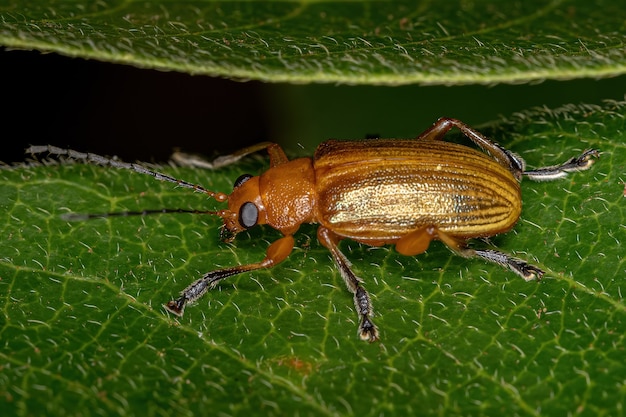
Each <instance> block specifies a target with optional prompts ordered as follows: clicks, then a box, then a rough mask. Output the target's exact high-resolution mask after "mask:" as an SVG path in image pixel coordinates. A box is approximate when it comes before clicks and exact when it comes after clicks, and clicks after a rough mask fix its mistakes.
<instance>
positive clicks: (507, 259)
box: [437, 231, 544, 281]
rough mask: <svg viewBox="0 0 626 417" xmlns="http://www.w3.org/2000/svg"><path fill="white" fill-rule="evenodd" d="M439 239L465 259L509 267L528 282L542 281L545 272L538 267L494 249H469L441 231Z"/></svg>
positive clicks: (438, 233) (464, 243)
mask: <svg viewBox="0 0 626 417" xmlns="http://www.w3.org/2000/svg"><path fill="white" fill-rule="evenodd" d="M437 237H438V238H439V240H441V241H442V242H443V243H445V244H446V246H448V247H449V248H450V249H452V250H453V251H455V252H457V253H458V254H459V255H461V256H463V257H465V258H473V257H478V258H482V259H484V260H486V261H489V262H493V263H496V264H498V265H502V266H506V267H509V269H511V271H513V272H515V273H516V274H517V275H519V276H520V277H522V278H524V280H526V281H532V280H534V279H541V277H542V276H543V274H544V272H543V271H542V270H541V269H539V268H537V267H536V266H534V265H531V264H529V263H528V262H526V261H524V260H522V259H518V258H514V257H512V256H510V255H507V254H506V253H503V252H499V251H496V250H493V249H472V248H468V247H467V246H466V242H465V241H463V240H459V239H456V238H454V237H452V236H450V235H448V234H447V233H444V232H441V231H437Z"/></svg>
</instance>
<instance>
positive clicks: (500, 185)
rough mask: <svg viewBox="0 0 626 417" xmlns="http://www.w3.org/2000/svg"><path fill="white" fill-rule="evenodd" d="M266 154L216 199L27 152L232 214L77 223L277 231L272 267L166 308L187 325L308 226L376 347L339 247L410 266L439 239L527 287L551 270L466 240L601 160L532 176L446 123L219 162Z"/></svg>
mask: <svg viewBox="0 0 626 417" xmlns="http://www.w3.org/2000/svg"><path fill="white" fill-rule="evenodd" d="M453 127H456V128H458V129H459V130H460V131H461V132H462V133H463V134H464V135H465V136H467V137H468V138H469V139H470V140H471V141H472V142H473V143H474V144H475V145H477V146H478V147H479V148H481V149H482V152H481V151H479V150H477V149H474V148H470V147H467V146H464V145H460V144H456V143H451V142H445V141H444V140H443V139H444V136H445V134H446V133H447V132H448V131H449V130H450V129H451V128H453ZM262 149H265V150H267V152H268V153H269V157H270V168H269V169H268V170H267V171H265V172H264V173H262V174H261V175H259V176H252V175H247V174H246V175H242V176H240V177H239V178H238V179H237V180H236V181H235V184H234V189H233V191H232V193H231V194H224V193H221V192H214V191H210V190H207V189H205V188H204V187H202V186H199V185H196V184H192V183H188V182H186V181H183V180H179V179H176V178H173V177H171V176H168V175H165V174H161V173H159V172H156V171H153V170H150V169H147V168H145V167H143V166H141V165H138V164H129V163H125V162H121V161H118V160H114V159H109V158H105V157H101V156H98V155H94V154H87V153H80V152H76V151H71V150H66V149H60V148H56V147H53V146H33V147H31V148H29V149H28V150H27V152H30V153H32V154H37V153H44V152H48V153H50V154H54V155H65V156H69V157H70V158H73V159H78V160H83V161H86V162H90V163H96V164H101V165H110V166H113V167H116V168H124V169H131V170H134V171H136V172H139V173H142V174H148V175H151V176H153V177H155V178H156V179H158V180H163V181H169V182H173V183H176V184H178V185H180V186H183V187H187V188H191V189H193V190H196V191H200V192H203V193H206V194H207V195H209V196H210V197H212V198H214V199H215V200H216V201H218V202H223V203H227V204H228V208H226V209H222V210H217V211H198V210H147V211H143V212H126V213H108V214H103V215H86V216H80V215H77V216H76V218H89V217H103V216H110V215H119V214H124V215H128V214H149V213H162V212H192V213H194V212H195V213H209V214H214V215H217V216H219V217H220V218H221V219H222V221H223V226H222V229H221V234H220V237H221V240H223V241H225V242H230V241H232V240H233V239H234V238H235V236H236V235H237V234H238V233H239V232H241V231H243V230H246V229H249V228H251V227H254V226H256V225H263V224H267V225H269V226H271V227H273V228H274V229H276V230H278V231H279V232H281V233H282V235H283V236H282V237H281V238H279V239H277V240H276V241H274V242H273V243H271V244H270V246H269V247H268V249H267V252H266V255H265V258H264V259H263V260H261V261H260V262H257V263H251V264H248V265H238V266H233V267H229V268H223V269H218V270H215V271H211V272H208V273H206V274H205V275H204V276H202V277H201V278H200V279H198V280H196V281H195V282H193V283H192V284H191V285H189V286H188V287H187V288H185V289H184V290H183V291H182V292H181V294H180V296H179V297H178V298H176V299H175V300H172V301H170V302H169V303H167V304H166V305H165V308H166V309H167V310H168V311H169V312H171V313H173V314H175V315H177V316H182V314H183V312H184V309H185V306H186V305H187V304H188V303H190V302H193V301H195V300H197V299H198V298H200V297H201V296H203V295H204V294H205V293H206V292H207V291H208V290H209V289H212V288H214V287H215V286H216V285H217V283H218V282H219V281H221V280H222V279H224V278H227V277H230V276H232V275H236V274H240V273H243V272H249V271H254V270H257V269H261V268H270V267H273V266H274V265H276V264H278V263H280V262H282V261H283V260H285V259H286V258H287V257H288V256H289V254H290V253H291V252H292V250H293V247H294V238H293V235H294V233H296V231H297V230H298V228H299V227H300V225H302V224H304V223H317V224H318V225H319V226H318V229H317V237H318V239H319V241H320V242H321V243H322V245H324V246H325V247H326V248H328V250H329V251H330V254H331V257H332V259H333V261H334V263H335V264H336V266H337V268H338V270H339V272H340V273H341V276H342V278H343V280H344V281H345V283H346V286H347V287H348V289H349V290H350V292H352V294H353V297H354V304H355V307H356V311H357V313H358V316H359V326H358V333H359V336H360V337H361V339H363V340H366V341H370V342H373V341H375V340H377V339H378V338H379V332H378V329H377V327H376V325H375V324H374V322H373V321H372V314H373V313H372V303H371V300H370V297H369V295H368V293H367V291H366V290H365V288H364V287H363V281H362V280H361V278H359V277H358V276H357V275H356V274H355V273H354V272H353V271H352V268H351V264H350V262H349V261H348V259H347V258H346V256H345V255H344V254H343V253H342V252H341V250H340V249H339V246H338V244H339V242H340V241H341V240H342V239H351V240H354V241H357V242H359V243H363V244H366V245H370V246H381V245H387V244H393V245H395V248H396V250H397V251H398V252H399V253H401V254H403V255H407V256H414V255H418V254H420V253H423V252H424V251H425V250H426V249H427V248H428V246H429V244H430V242H431V241H432V240H440V241H442V242H443V243H444V244H445V245H447V246H448V247H449V248H450V249H452V250H453V251H454V252H456V253H458V254H459V255H461V256H464V257H478V258H482V259H484V260H486V261H489V262H492V263H496V264H500V265H503V266H505V267H508V268H510V269H511V270H512V271H513V272H515V273H517V274H518V275H520V276H521V277H522V278H524V279H525V280H527V281H530V280H533V279H539V278H541V276H542V275H543V274H544V272H543V271H542V270H541V269H539V268H538V267H536V266H533V265H531V264H529V263H528V262H526V261H524V260H521V259H518V258H515V257H513V256H510V255H508V254H506V253H503V252H500V251H498V250H495V249H473V248H470V247H469V246H468V245H467V242H468V240H469V239H472V238H486V237H490V236H493V235H496V234H499V233H503V232H506V231H509V230H510V229H511V228H512V227H513V226H514V225H515V223H516V222H517V220H518V219H519V216H520V212H521V208H522V198H521V191H520V186H519V183H520V181H521V178H522V176H526V177H528V178H530V179H533V180H554V179H557V178H561V177H564V176H565V175H566V174H567V173H568V172H572V171H580V170H585V169H588V168H589V167H590V166H591V165H592V164H593V162H594V157H598V156H599V152H598V151H597V150H594V149H591V150H587V151H585V152H583V153H582V154H581V155H579V156H577V157H573V158H571V159H569V160H567V161H566V162H564V163H562V164H560V165H555V166H549V167H543V168H538V169H534V170H525V163H524V160H523V159H522V158H521V157H520V156H518V155H516V154H514V153H512V152H510V151H508V150H506V149H504V148H503V147H501V146H500V145H498V144H497V143H495V142H493V141H491V140H489V139H488V138H486V137H485V136H484V135H482V134H481V133H480V132H478V131H476V130H474V129H472V128H470V127H469V126H467V125H466V124H465V123H463V122H461V121H459V120H456V119H451V118H441V119H439V120H438V121H437V122H436V123H434V124H433V125H432V126H431V127H430V128H429V129H428V130H426V131H424V132H423V133H422V134H421V135H419V136H418V137H417V138H416V139H404V140H398V139H370V140H364V141H336V140H330V141H327V142H324V143H322V144H321V145H319V147H318V148H317V150H316V151H315V155H314V157H313V158H298V159H294V160H289V159H288V158H287V156H286V155H285V153H284V152H283V150H282V149H281V148H280V147H279V146H278V145H277V144H275V143H270V142H264V143H261V144H258V145H255V146H252V147H249V148H246V149H243V150H241V151H239V152H237V153H235V154H232V155H229V156H226V157H221V158H218V159H217V160H216V161H215V162H214V164H213V165H214V166H223V165H226V164H228V163H232V162H234V161H236V160H238V159H239V158H241V157H243V156H245V155H247V154H250V153H252V152H256V151H259V150H262Z"/></svg>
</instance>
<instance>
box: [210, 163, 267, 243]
mask: <svg viewBox="0 0 626 417" xmlns="http://www.w3.org/2000/svg"><path fill="white" fill-rule="evenodd" d="M216 214H217V215H218V216H220V217H221V218H222V220H223V221H224V225H223V226H222V229H221V232H220V239H221V240H222V241H224V242H231V241H232V240H233V239H234V238H235V236H236V235H237V233H239V232H242V231H244V230H246V229H249V228H251V227H253V226H256V225H257V224H264V223H266V222H267V217H266V214H265V207H264V206H263V202H262V200H261V194H260V190H259V177H253V176H252V175H249V174H244V175H242V176H240V177H239V178H237V180H236V181H235V186H234V189H233V192H232V193H231V194H230V195H229V196H228V210H220V211H219V212H217V213H216Z"/></svg>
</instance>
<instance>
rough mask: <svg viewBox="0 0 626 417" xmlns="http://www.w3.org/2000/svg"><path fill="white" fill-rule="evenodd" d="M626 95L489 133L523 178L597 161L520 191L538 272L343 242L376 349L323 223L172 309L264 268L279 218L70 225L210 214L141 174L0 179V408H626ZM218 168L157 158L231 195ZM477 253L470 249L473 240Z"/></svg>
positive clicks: (506, 241) (590, 411) (80, 171)
mask: <svg viewBox="0 0 626 417" xmlns="http://www.w3.org/2000/svg"><path fill="white" fill-rule="evenodd" d="M625 116H626V104H625V103H623V102H622V103H615V102H607V103H606V104H605V105H604V106H603V107H597V106H580V107H575V106H570V107H565V108H561V109H558V110H554V111H550V110H546V109H541V110H532V111H528V112H525V113H520V114H517V115H515V116H513V117H511V118H510V119H508V120H503V121H500V122H498V123H496V124H493V125H492V126H490V127H489V128H488V129H485V130H484V131H485V132H486V133H488V134H489V135H490V136H492V137H493V138H494V139H496V140H497V141H498V142H499V143H501V144H502V145H505V146H506V147H508V148H509V149H512V150H513V151H515V152H518V153H520V154H521V155H522V156H523V157H524V158H526V160H527V162H528V163H529V165H531V166H541V165H546V164H552V163H557V162H561V161H563V160H564V159H566V158H568V157H570V156H573V155H576V154H577V153H579V152H580V151H581V150H583V149H587V148H597V149H600V150H601V151H602V156H601V158H600V159H599V160H598V161H597V163H596V164H595V165H594V166H593V167H592V168H591V169H590V170H589V171H586V172H581V173H574V174H571V175H570V176H568V177H567V178H566V179H564V180H561V181H558V182H547V183H533V182H529V181H525V182H524V183H523V184H522V191H523V194H524V210H523V214H522V219H521V220H520V222H519V223H518V225H517V226H516V228H515V229H514V231H513V232H510V233H508V234H505V235H500V236H496V237H494V238H493V243H494V244H496V245H497V246H498V247H499V248H500V249H502V250H504V251H507V252H509V253H515V254H517V255H518V256H520V257H523V258H526V259H528V260H532V261H533V262H534V263H536V264H537V265H538V266H539V267H541V268H542V269H544V270H545V271H547V274H546V276H545V278H544V280H543V281H541V282H524V281H523V280H521V279H520V278H519V277H517V276H515V275H514V274H513V273H511V272H510V271H507V270H504V269H502V268H499V267H497V266H495V265H491V264H486V263H484V262H482V261H480V260H476V259H463V258H460V257H457V256H455V255H453V254H451V253H450V252H449V251H448V250H446V249H445V248H444V247H443V245H441V244H440V243H437V242H435V243H433V244H432V245H431V247H430V248H429V250H428V252H427V253H426V254H424V255H422V256H418V257H415V258H411V257H403V256H401V255H399V254H397V253H396V252H395V251H394V250H393V249H391V248H389V247H383V248H369V247H366V246H363V245H359V244H355V243H354V242H343V243H342V247H343V249H344V251H345V253H346V254H347V255H348V257H349V258H350V260H351V261H352V262H353V263H354V269H355V271H356V272H357V273H358V274H359V275H360V276H361V277H363V279H364V280H365V285H366V288H367V289H368V290H369V292H370V293H371V294H372V299H373V303H374V307H375V308H376V312H377V315H376V317H375V319H376V322H377V324H378V325H379V326H380V329H381V336H382V340H381V342H379V343H374V344H367V343H365V342H362V341H360V340H359V339H358V337H357V335H356V314H355V312H354V307H353V305H352V297H351V295H350V294H349V293H348V292H347V290H346V289H345V288H344V284H343V282H342V279H341V277H340V276H339V274H338V273H337V271H336V270H335V269H334V267H333V265H332V262H331V261H330V259H329V255H328V253H327V251H326V250H325V249H324V248H323V247H321V246H320V244H319V243H318V242H317V240H316V238H315V226H312V225H308V226H303V227H302V228H301V230H300V231H299V232H298V233H297V234H296V242H297V248H296V250H294V252H293V253H292V254H291V256H290V257H289V258H288V259H287V261H285V262H284V263H282V264H280V265H278V266H276V267H275V268H273V269H271V270H267V271H257V272H254V273H248V274H243V275H241V276H239V277H233V278H230V279H228V280H226V281H224V282H223V283H222V284H221V285H220V286H219V287H218V289H216V290H215V291H213V292H210V293H208V294H207V295H206V296H205V297H204V298H202V299H201V300H200V301H198V302H197V303H196V304H194V305H191V306H189V307H188V308H187V311H186V313H185V315H184V317H182V318H180V319H174V318H173V317H170V316H168V315H167V314H166V313H165V312H164V311H163V309H162V307H161V306H162V304H163V303H165V302H167V301H169V300H170V299H171V298H172V297H174V296H176V294H177V293H178V292H179V291H180V290H182V289H183V288H184V287H185V286H186V285H187V284H189V283H190V282H191V281H193V280H195V279H196V278H197V277H199V276H200V275H201V274H202V273H204V272H206V271H208V270H212V269H215V268H218V267H222V266H230V265H237V264H243V263H248V262H254V261H258V260H260V259H261V258H262V257H263V256H264V253H265V249H266V248H267V246H268V244H269V242H271V241H273V240H275V239H276V238H277V237H278V236H279V235H278V234H277V233H276V232H275V231H272V230H269V229H268V228H262V227H259V228H254V229H251V231H250V232H249V233H244V234H241V235H239V236H238V237H237V239H236V240H235V242H234V244H232V245H228V244H223V243H220V242H219V240H218V228H219V222H218V221H217V220H216V219H214V218H212V217H210V216H201V215H160V216H149V217H126V218H108V219H97V220H91V221H86V222H71V223H70V222H67V221H64V220H63V219H62V218H61V217H60V216H61V215H62V214H65V213H69V212H79V213H85V212H90V213H98V212H108V211H120V210H138V209H145V208H161V207H182V208H200V209H204V208H207V209H211V208H212V207H214V206H215V205H216V203H214V202H213V201H207V199H206V197H205V196H204V195H202V194H199V193H193V192H191V191H189V190H185V189H179V188H176V187H174V186H173V185H171V184H169V183H161V182H158V181H155V180H154V179H152V178H151V177H148V176H145V175H141V174H138V173H135V172H130V171H124V170H116V169H112V168H103V167H98V166H87V165H81V164H60V165H32V166H28V165H25V166H18V167H6V168H5V169H2V170H0V207H1V208H2V210H0V215H1V217H0V225H1V235H0V242H2V243H0V309H1V310H2V314H1V315H0V343H1V349H0V369H1V371H2V372H0V408H1V409H2V410H3V415H7V416H14V415H21V416H26V415H68V416H74V415H76V416H78V415H80V416H90V415H141V416H155V415H168V416H169V415H172V414H177V415H183V416H191V415H198V414H207V413H210V414H211V415H224V416H225V415H246V414H247V415H259V414H261V415H270V416H271V415H277V416H278V415H301V416H306V415H315V416H318V415H328V416H339V415H361V416H380V415H429V416H430V415H432V416H434V415H446V416H449V415H517V416H539V415H574V414H577V415H578V414H579V415H594V416H602V415H606V416H609V415H610V416H614V415H620V414H621V413H622V412H623V411H622V404H624V400H625V399H626V387H625V386H624V374H625V373H626V365H625V364H626V354H625V352H624V348H623V346H624V334H625V332H624V330H625V329H624V321H625V320H626V308H625V306H624V300H623V296H622V292H623V289H622V287H623V285H624V271H625V269H626V263H625V261H624V257H623V249H622V248H621V243H622V242H623V241H624V239H625V238H626V236H625V233H624V224H625V221H624V219H625V210H624V177H625V174H624V161H626V149H625V147H624V143H626V134H625V132H626V126H625V122H624V120H625ZM259 161H260V159H255V158H247V159H246V160H244V161H242V162H240V163H238V164H236V165H234V166H230V167H228V168H226V169H224V170H220V171H219V172H206V171H202V170H197V169H190V168H175V167H160V168H159V169H160V170H162V171H163V172H166V173H168V174H170V175H173V176H176V177H180V178H183V179H186V180H189V181H192V182H196V183H200V184H202V185H204V186H206V187H208V188H211V189H215V190H219V191H227V190H229V189H230V188H231V187H232V181H233V180H234V179H235V178H236V177H237V176H238V175H239V174H240V173H242V172H261V171H263V169H265V168H264V167H266V166H267V165H266V164H267V163H266V162H259ZM477 244H479V243H477Z"/></svg>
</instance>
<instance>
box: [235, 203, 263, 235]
mask: <svg viewBox="0 0 626 417" xmlns="http://www.w3.org/2000/svg"><path fill="white" fill-rule="evenodd" d="M258 219H259V209H257V208H256V206H255V205H254V204H253V203H250V202H248V203H244V204H243V205H242V206H241V208H240V209H239V224H240V225H242V226H243V227H245V228H246V229H249V228H251V227H252V226H255V225H256V222H257V220H258Z"/></svg>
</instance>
